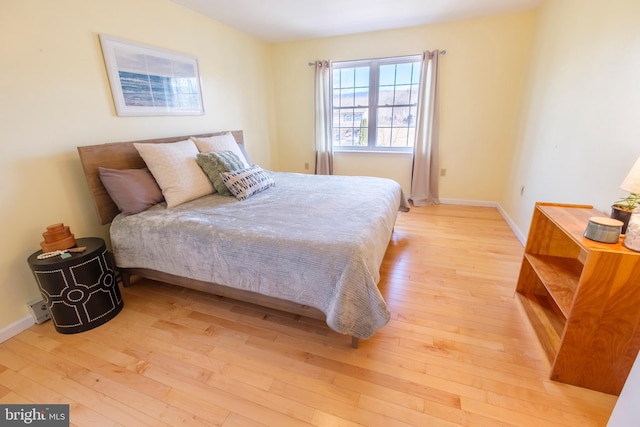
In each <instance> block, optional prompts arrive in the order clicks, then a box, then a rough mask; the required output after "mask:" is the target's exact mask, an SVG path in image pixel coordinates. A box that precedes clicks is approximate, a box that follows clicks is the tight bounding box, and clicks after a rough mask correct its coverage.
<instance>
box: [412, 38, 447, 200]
mask: <svg viewBox="0 0 640 427" xmlns="http://www.w3.org/2000/svg"><path fill="white" fill-rule="evenodd" d="M439 54H440V51H439V50H434V51H433V52H428V51H427V52H424V54H423V59H422V76H421V81H420V101H419V107H418V123H417V132H416V142H415V145H414V148H413V170H412V173H411V196H410V197H409V199H410V200H411V201H412V202H413V204H414V205H415V206H428V205H437V204H439V203H440V198H439V197H440V196H439V194H438V173H439V165H438V144H439V142H438V131H439V124H438V56H439Z"/></svg>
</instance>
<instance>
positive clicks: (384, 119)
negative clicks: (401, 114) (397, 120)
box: [378, 107, 393, 127]
mask: <svg viewBox="0 0 640 427" xmlns="http://www.w3.org/2000/svg"><path fill="white" fill-rule="evenodd" d="M392 118H393V107H379V108H378V127H385V126H391V120H392Z"/></svg>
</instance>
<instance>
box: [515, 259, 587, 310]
mask: <svg viewBox="0 0 640 427" xmlns="http://www.w3.org/2000/svg"><path fill="white" fill-rule="evenodd" d="M525 257H526V259H527V261H529V263H530V264H531V267H532V268H533V270H534V271H535V272H536V274H537V275H538V277H539V278H540V281H541V282H542V284H543V285H544V287H545V288H546V289H547V291H548V292H549V295H550V296H551V298H553V300H554V301H555V303H556V304H557V305H558V308H559V309H560V311H561V312H562V314H563V315H564V317H565V318H567V317H569V311H570V310H571V305H572V304H573V297H574V296H575V294H576V289H577V288H578V281H579V280H580V274H581V273H582V263H581V262H580V261H578V260H577V259H573V258H562V257H554V256H548V255H533V254H525Z"/></svg>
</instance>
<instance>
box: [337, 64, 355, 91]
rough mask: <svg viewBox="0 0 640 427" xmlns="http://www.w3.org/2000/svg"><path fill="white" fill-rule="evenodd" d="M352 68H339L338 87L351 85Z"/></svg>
mask: <svg viewBox="0 0 640 427" xmlns="http://www.w3.org/2000/svg"><path fill="white" fill-rule="evenodd" d="M353 74H354V69H353V68H342V69H341V70H340V87H342V88H345V87H353V84H354V80H353Z"/></svg>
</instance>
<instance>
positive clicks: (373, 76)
mask: <svg viewBox="0 0 640 427" xmlns="http://www.w3.org/2000/svg"><path fill="white" fill-rule="evenodd" d="M416 62H417V63H419V64H418V67H419V68H418V71H419V72H418V82H417V85H418V86H417V91H416V93H417V99H416V102H415V110H416V114H417V111H418V109H419V105H420V102H421V99H420V95H419V94H420V85H421V81H422V78H421V77H422V76H421V73H422V72H423V70H422V64H421V62H422V54H416V55H405V56H395V57H384V58H374V59H357V60H347V61H336V62H333V63H332V73H331V88H330V90H331V110H332V113H331V128H332V135H331V138H332V139H333V138H334V134H333V129H334V111H335V110H336V109H338V110H340V109H343V108H347V107H342V108H341V107H338V108H336V107H335V106H334V96H333V94H334V89H335V88H334V81H333V72H334V71H333V70H339V69H343V68H357V67H363V66H368V67H369V86H368V91H369V97H368V100H369V103H368V104H367V105H355V104H354V105H353V107H350V108H354V109H357V108H363V109H366V110H368V111H367V112H368V114H366V119H367V145H363V146H357V145H335V143H334V144H333V150H334V151H342V152H374V153H380V152H387V153H412V152H413V147H414V145H415V135H416V133H417V123H416V125H415V127H414V129H415V131H414V141H413V143H412V144H411V145H410V146H407V147H391V146H376V142H377V132H378V128H379V126H378V108H379V107H385V106H381V105H378V102H379V93H380V66H382V65H398V64H406V63H416ZM354 84H355V83H354ZM411 84H413V83H411ZM395 85H397V83H396V84H395ZM393 106H394V107H398V106H399V107H404V106H408V107H411V106H412V104H411V103H410V104H393Z"/></svg>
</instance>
